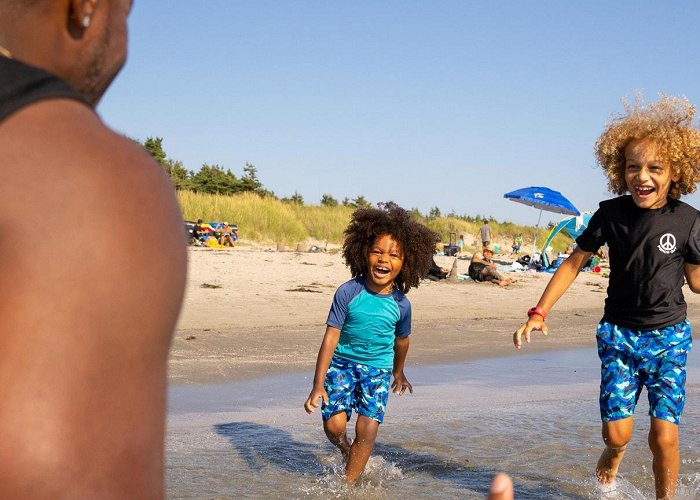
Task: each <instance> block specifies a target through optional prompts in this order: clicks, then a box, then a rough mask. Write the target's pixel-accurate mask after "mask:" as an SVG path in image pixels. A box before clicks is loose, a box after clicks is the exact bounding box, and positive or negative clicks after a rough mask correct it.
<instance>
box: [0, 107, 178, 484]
mask: <svg viewBox="0 0 700 500" xmlns="http://www.w3.org/2000/svg"><path fill="white" fill-rule="evenodd" d="M0 164H2V165H3V170H4V173H6V175H5V176H4V179H3V183H2V184H1V185H0V227H2V228H3V233H2V236H1V237H0V254H2V255H3V258H4V259H6V262H7V263H11V265H7V266H5V267H4V269H3V273H0V310H1V311H2V314H1V315H0V331H2V332H3V336H2V340H1V341H0V342H2V349H0V377H1V378H2V379H3V380H5V381H6V383H5V384H3V386H2V387H1V388H0V400H2V401H3V402H4V404H3V407H2V408H4V409H8V408H11V409H12V412H11V413H7V414H6V412H5V411H3V409H2V408H0V434H2V435H3V436H5V437H6V439H5V440H4V442H3V443H2V444H0V462H2V463H3V464H5V465H6V467H4V469H5V470H3V471H2V472H0V496H3V497H5V496H7V497H27V496H41V495H40V493H42V494H43V493H46V492H43V491H40V487H41V485H44V484H46V485H53V486H57V485H58V486H61V487H65V488H69V489H66V490H65V491H73V493H74V496H87V497H89V496H91V494H92V493H94V492H95V491H99V490H100V488H103V489H104V487H105V485H108V484H109V485H112V488H116V487H117V485H118V487H119V488H120V490H119V492H118V493H121V496H123V497H130V496H133V494H134V492H135V491H152V492H153V493H155V494H154V495H153V496H157V492H158V491H160V490H161V488H162V485H161V484H160V483H159V479H158V478H160V477H161V476H162V439H163V438H162V436H163V415H164V404H165V402H164V393H165V373H166V361H167V351H168V346H169V342H170V338H171V335H172V332H173V329H174V327H175V322H176V319H177V314H178V311H179V307H180V304H181V300H182V291H183V288H184V279H185V272H186V256H185V244H184V230H183V227H182V221H181V218H180V214H179V209H178V206H177V202H176V200H175V197H174V194H173V192H172V188H171V186H170V184H169V181H168V180H167V178H166V177H165V176H164V174H163V172H162V169H161V167H160V166H159V165H158V164H157V163H155V162H154V161H153V160H152V159H151V158H150V157H149V155H148V154H147V153H146V152H145V151H143V150H142V148H141V147H139V146H138V144H135V143H133V142H132V141H130V140H128V139H126V138H124V137H121V136H119V134H115V133H114V132H112V131H111V130H109V129H108V128H107V127H105V126H104V125H103V124H102V122H101V121H100V119H99V118H98V117H97V116H96V115H95V114H94V113H93V112H92V111H91V110H90V109H89V108H87V107H85V106H82V105H80V104H78V103H76V102H72V101H52V102H47V103H43V104H39V105H34V106H31V107H29V108H27V109H25V110H22V111H21V112H19V113H17V114H15V115H13V116H11V117H10V118H8V119H7V120H6V121H4V122H3V123H2V124H0ZM8 353H11V355H10V354H8ZM88 409H89V411H88ZM8 411H9V410H8ZM88 417H89V418H88ZM45 422H50V426H47V425H45ZM10 456H11V457H12V458H11V459H10V458H9V457H10ZM2 458H7V460H2ZM19 470H22V471H24V472H25V474H17V473H16V472H17V471H19ZM136 470H138V471H140V472H139V473H138V474H136V473H134V471H136ZM26 471H34V472H33V473H34V474H35V476H36V477H32V474H26ZM53 474H56V476H55V477H54V476H53ZM17 478H21V479H22V481H21V482H14V481H15V479H17ZM85 478H89V481H88V480H86V479H85ZM154 478H155V479H154ZM17 480H18V481H19V479H17ZM70 488H73V490H71V489H70ZM78 488H80V489H78ZM91 492H92V493H91ZM2 493H7V494H2ZM10 493H12V494H10ZM115 493H116V492H115ZM116 496H119V495H116Z"/></svg>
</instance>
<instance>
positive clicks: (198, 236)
mask: <svg viewBox="0 0 700 500" xmlns="http://www.w3.org/2000/svg"><path fill="white" fill-rule="evenodd" d="M203 222H204V221H203V220H202V219H197V223H196V224H195V225H194V227H193V228H192V243H194V244H195V245H201V244H202V242H203V241H204V239H205V235H206V233H205V231H204V229H203V228H202V223H203Z"/></svg>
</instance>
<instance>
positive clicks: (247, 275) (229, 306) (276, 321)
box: [170, 247, 700, 385]
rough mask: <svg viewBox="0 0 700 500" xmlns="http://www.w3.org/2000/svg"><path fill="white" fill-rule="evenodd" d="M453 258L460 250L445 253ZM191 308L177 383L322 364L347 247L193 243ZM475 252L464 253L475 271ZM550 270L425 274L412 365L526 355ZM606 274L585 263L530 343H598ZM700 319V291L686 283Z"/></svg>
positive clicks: (175, 356)
mask: <svg viewBox="0 0 700 500" xmlns="http://www.w3.org/2000/svg"><path fill="white" fill-rule="evenodd" d="M436 261H437V262H438V264H440V265H441V266H443V267H448V268H450V267H451V266H452V263H453V261H454V258H453V257H444V256H438V257H437V258H436ZM189 264H190V268H189V280H188V286H187V291H186V297H185V304H184V308H183V311H182V314H181V317H180V320H179V323H178V327H177V331H176V334H175V339H174V341H173V346H172V351H171V360H170V381H171V382H172V383H174V384H178V385H179V384H196V383H215V382H230V381H242V380H250V379H253V378H258V377H261V376H267V375H277V374H283V373H293V372H300V371H305V372H308V373H312V372H313V367H314V363H315V360H316V354H317V352H318V347H319V345H320V342H321V338H322V336H323V332H324V323H325V319H326V316H327V314H328V308H329V306H330V303H331V300H332V298H333V293H334V291H335V289H336V287H337V286H338V285H340V284H341V283H343V282H344V281H346V280H347V279H348V278H349V273H348V270H347V268H346V267H345V265H344V263H343V260H342V257H341V255H340V253H338V252H335V253H330V252H329V253H323V252H318V253H305V252H291V251H287V252H278V251H265V250H256V249H246V248H240V247H239V248H236V249H234V250H210V249H200V248H190V250H189ZM468 264H469V262H468V260H461V259H460V260H458V261H457V265H458V270H459V272H460V273H466V270H467V267H468ZM550 276H551V275H550V274H547V273H517V278H518V282H517V283H516V284H514V285H512V286H510V287H508V288H506V289H501V288H499V287H497V286H495V285H492V284H489V283H474V282H471V281H462V282H457V283H449V282H447V281H442V282H430V281H426V282H424V283H422V284H421V286H420V287H419V288H417V289H413V290H411V291H410V292H409V295H408V297H409V298H410V300H411V303H412V305H413V335H412V337H411V350H410V352H409V356H408V366H409V367H410V366H412V365H427V364H435V363H448V362H458V361H465V360H470V359H474V358H485V357H499V356H506V355H518V354H519V352H521V351H516V350H515V349H514V348H513V346H512V342H511V336H512V333H513V331H514V330H515V329H516V328H517V326H518V325H519V324H520V322H522V321H523V318H524V317H525V311H526V310H527V309H528V308H529V307H531V306H532V305H533V304H535V303H536V301H537V299H538V297H539V295H540V294H541V292H542V291H543V289H544V287H545V285H546V284H547V281H548V280H549V278H550ZM606 286H607V279H606V278H605V277H604V276H602V275H598V274H593V273H582V274H581V275H580V276H579V277H578V278H577V280H576V281H575V282H574V284H573V286H572V287H571V289H570V290H569V291H568V292H567V293H566V294H565V295H564V297H563V298H562V299H561V300H560V302H559V303H558V304H557V307H556V308H555V310H554V312H553V313H552V315H551V317H550V319H549V320H548V324H549V327H550V335H549V337H548V338H546V339H543V338H541V335H540V334H536V335H538V336H539V337H538V338H536V339H535V341H534V342H533V343H531V344H530V345H527V346H525V348H524V349H523V351H522V352H528V353H533V352H540V351H545V350H554V349H569V348H575V347H585V346H590V347H594V346H595V338H594V327H595V324H596V323H597V321H598V320H599V319H600V316H601V313H602V308H603V301H604V299H605V290H606ZM686 299H687V300H688V302H689V316H690V319H691V321H694V322H695V323H696V324H698V320H697V318H695V317H694V316H697V313H696V311H697V310H698V309H699V308H698V307H697V305H698V304H700V299H698V297H697V295H695V294H692V293H690V292H689V291H687V289H686Z"/></svg>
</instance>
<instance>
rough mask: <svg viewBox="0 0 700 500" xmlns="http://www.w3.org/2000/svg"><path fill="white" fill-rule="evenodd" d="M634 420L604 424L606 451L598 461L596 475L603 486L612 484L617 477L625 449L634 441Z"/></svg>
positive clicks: (629, 418)
mask: <svg viewBox="0 0 700 500" xmlns="http://www.w3.org/2000/svg"><path fill="white" fill-rule="evenodd" d="M633 423H634V418H632V417H628V418H624V419H622V420H615V421H614V422H603V441H604V442H605V449H604V450H603V453H602V454H601V455H600V458H599V459H598V465H597V466H596V468H595V475H596V477H597V478H598V481H600V483H601V484H611V483H612V482H613V481H614V480H615V476H616V475H617V469H618V468H619V467H620V462H622V458H623V457H624V456H625V447H626V446H627V443H629V442H630V439H632V424H633Z"/></svg>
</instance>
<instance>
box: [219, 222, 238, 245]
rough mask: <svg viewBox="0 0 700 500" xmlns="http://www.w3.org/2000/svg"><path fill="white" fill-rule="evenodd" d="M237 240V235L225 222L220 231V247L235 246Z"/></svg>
mask: <svg viewBox="0 0 700 500" xmlns="http://www.w3.org/2000/svg"><path fill="white" fill-rule="evenodd" d="M237 239H238V238H236V237H235V234H234V233H233V231H232V230H231V226H229V225H228V222H224V225H223V226H222V228H221V229H220V230H219V245H221V246H226V245H230V246H234V244H235V243H236V240H237Z"/></svg>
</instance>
